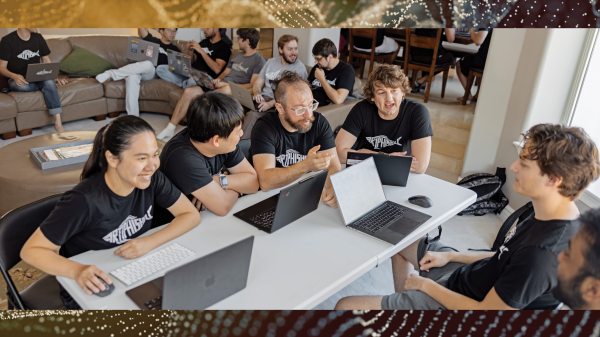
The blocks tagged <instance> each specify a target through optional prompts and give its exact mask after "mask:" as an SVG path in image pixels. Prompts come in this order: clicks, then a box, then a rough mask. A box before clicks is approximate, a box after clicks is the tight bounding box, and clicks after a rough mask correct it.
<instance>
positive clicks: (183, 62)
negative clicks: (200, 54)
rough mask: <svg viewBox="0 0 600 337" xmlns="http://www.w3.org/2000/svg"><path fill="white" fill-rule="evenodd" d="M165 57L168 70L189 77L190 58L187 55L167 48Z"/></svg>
mask: <svg viewBox="0 0 600 337" xmlns="http://www.w3.org/2000/svg"><path fill="white" fill-rule="evenodd" d="M167 58H168V59H169V70H170V71H172V72H174V73H175V74H178V75H181V76H185V77H191V76H192V73H191V71H190V69H192V58H191V57H190V56H189V55H186V54H183V53H179V52H176V51H174V50H171V49H167Z"/></svg>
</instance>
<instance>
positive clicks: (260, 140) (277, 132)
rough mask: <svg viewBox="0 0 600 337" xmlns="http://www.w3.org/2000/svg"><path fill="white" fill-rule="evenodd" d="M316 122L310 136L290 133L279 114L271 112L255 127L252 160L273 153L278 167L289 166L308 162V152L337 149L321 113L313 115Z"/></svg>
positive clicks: (251, 149)
mask: <svg viewBox="0 0 600 337" xmlns="http://www.w3.org/2000/svg"><path fill="white" fill-rule="evenodd" d="M313 115H314V117H315V121H314V122H313V125H312V127H311V129H310V130H309V131H308V132H306V133H300V132H289V131H287V130H286V129H285V128H284V127H283V125H282V124H281V121H280V120H279V116H278V112H277V111H269V112H267V113H266V114H265V115H264V116H262V117H261V118H259V119H258V120H257V121H256V124H254V128H252V136H251V139H252V141H251V145H250V159H252V156H253V155H256V154H263V153H270V154H274V155H275V159H276V160H275V161H276V167H289V166H292V165H294V164H297V163H299V162H301V161H303V160H304V159H306V155H307V154H308V151H309V150H310V149H312V148H313V147H315V146H317V145H321V147H320V148H319V151H325V150H329V149H332V148H334V147H335V140H334V138H333V132H332V131H331V126H330V125H329V122H328V121H327V120H326V119H325V117H323V115H321V114H320V113H318V112H313Z"/></svg>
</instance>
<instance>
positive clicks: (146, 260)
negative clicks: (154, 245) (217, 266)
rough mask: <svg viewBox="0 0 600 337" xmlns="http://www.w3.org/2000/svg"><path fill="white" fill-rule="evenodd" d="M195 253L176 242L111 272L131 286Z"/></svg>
mask: <svg viewBox="0 0 600 337" xmlns="http://www.w3.org/2000/svg"><path fill="white" fill-rule="evenodd" d="M194 254H195V253H194V251H193V250H190V249H188V248H185V247H184V246H182V245H180V244H178V243H174V244H171V245H169V246H167V247H165V248H163V249H160V250H158V251H156V252H154V253H152V254H148V255H144V256H142V257H141V258H139V259H137V260H135V261H133V262H131V263H129V264H126V265H124V266H123V267H121V268H118V269H115V270H113V271H111V272H110V274H111V275H112V276H114V277H115V278H117V279H118V280H119V281H121V282H123V283H125V285H127V286H129V285H131V284H133V283H135V282H137V281H139V280H141V279H143V278H145V277H147V276H150V275H152V274H154V273H156V272H159V271H161V270H163V269H165V268H167V267H169V266H171V265H173V264H174V263H177V262H179V261H181V260H183V259H186V258H188V257H190V256H192V255H194Z"/></svg>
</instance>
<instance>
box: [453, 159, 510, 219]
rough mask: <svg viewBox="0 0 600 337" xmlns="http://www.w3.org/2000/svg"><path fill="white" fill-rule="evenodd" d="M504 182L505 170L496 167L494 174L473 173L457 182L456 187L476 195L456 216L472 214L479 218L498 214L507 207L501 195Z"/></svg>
mask: <svg viewBox="0 0 600 337" xmlns="http://www.w3.org/2000/svg"><path fill="white" fill-rule="evenodd" d="M505 182H506V169H505V168H503V167H498V168H497V169H496V174H489V173H475V174H471V175H469V176H466V177H465V178H463V179H461V181H459V182H458V184H457V185H458V186H462V187H464V188H468V189H470V190H473V191H474V192H475V193H477V200H476V201H475V203H473V204H472V205H471V206H469V207H467V208H465V209H463V210H462V211H461V212H460V213H458V215H464V214H472V215H477V216H481V215H484V214H487V213H496V214H499V213H500V212H502V210H503V209H504V207H506V205H508V199H507V198H506V196H504V193H502V186H503V185H504V183H505Z"/></svg>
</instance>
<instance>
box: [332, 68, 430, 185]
mask: <svg viewBox="0 0 600 337" xmlns="http://www.w3.org/2000/svg"><path fill="white" fill-rule="evenodd" d="M410 90H411V87H410V83H409V80H408V77H406V75H404V73H403V72H402V70H401V69H400V67H398V66H395V65H389V64H382V65H379V66H377V67H376V68H375V69H374V70H373V72H372V73H371V74H369V78H368V79H367V84H366V85H365V89H364V96H365V99H364V100H363V101H362V102H359V103H358V104H356V105H355V106H354V107H353V108H352V110H350V113H349V114H348V117H346V121H345V122H344V124H343V125H342V128H341V129H340V132H339V134H338V136H337V138H336V140H335V145H336V148H337V153H338V157H339V159H340V162H341V163H342V164H345V163H346V156H347V154H348V151H351V152H363V153H386V154H389V155H392V156H409V157H410V156H412V157H413V164H412V166H411V169H410V171H411V172H416V173H424V172H425V170H426V169H427V166H428V165H429V157H430V156H431V136H433V130H432V128H431V121H430V119H429V110H427V108H426V107H425V106H424V105H423V104H421V103H418V102H415V101H412V100H409V99H405V98H404V96H405V95H406V93H407V92H409V91H410Z"/></svg>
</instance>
